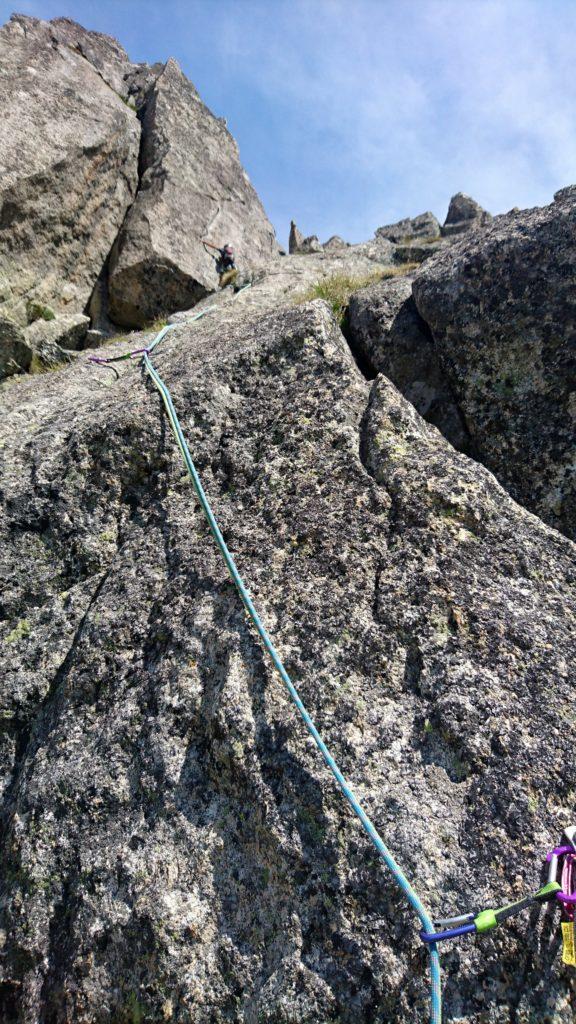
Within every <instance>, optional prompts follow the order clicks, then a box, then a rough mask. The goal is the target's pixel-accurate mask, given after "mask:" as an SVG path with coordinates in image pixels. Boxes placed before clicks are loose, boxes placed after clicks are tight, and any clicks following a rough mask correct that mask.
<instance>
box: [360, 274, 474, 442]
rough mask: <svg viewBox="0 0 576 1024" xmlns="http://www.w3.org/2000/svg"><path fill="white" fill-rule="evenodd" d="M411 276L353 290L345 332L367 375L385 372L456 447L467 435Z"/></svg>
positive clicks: (465, 439) (464, 440) (378, 282)
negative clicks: (422, 313)
mask: <svg viewBox="0 0 576 1024" xmlns="http://www.w3.org/2000/svg"><path fill="white" fill-rule="evenodd" d="M412 280H413V278H412V277H411V276H407V277H395V278H391V279H390V280H384V281H377V282H376V283H375V284H372V285H370V286H369V287H367V288H362V289H361V290H360V291H358V292H356V293H355V294H354V295H352V297H351V299H350V304H349V306H348V319H347V328H348V330H347V336H348V339H349V341H350V344H351V346H352V349H353V352H354V354H355V356H356V358H357V360H358V363H359V365H360V366H362V368H363V369H364V371H365V372H366V373H367V374H369V375H370V376H375V375H376V374H377V373H383V374H385V375H386V377H388V378H389V380H391V381H393V383H394V384H395V385H396V387H397V388H398V389H399V390H400V391H401V392H402V394H403V395H404V397H405V398H407V399H408V401H409V402H411V403H412V405H413V406H414V407H415V408H416V409H417V410H418V412H419V413H420V415H421V416H423V417H424V418H425V419H426V420H428V422H429V423H433V424H434V426H436V427H438V429H439V430H441V431H442V433H443V434H444V436H445V437H447V438H448V440H449V441H450V442H451V444H453V445H454V446H455V447H456V448H458V449H459V450H460V451H468V449H469V438H468V435H467V432H466V430H465V428H464V424H463V422H462V417H461V415H460V412H459V410H458V407H457V405H456V403H455V401H454V396H453V394H452V393H451V390H450V386H449V384H448V381H447V379H446V374H445V373H444V371H443V369H442V367H441V365H440V362H439V359H438V353H437V352H436V349H435V347H434V344H433V341H432V337H431V335H430V330H429V328H428V327H427V325H426V324H425V323H424V321H423V320H422V317H421V316H420V315H419V313H418V310H417V309H416V304H415V302H414V298H413V296H412Z"/></svg>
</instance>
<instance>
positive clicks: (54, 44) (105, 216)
mask: <svg viewBox="0 0 576 1024" xmlns="http://www.w3.org/2000/svg"><path fill="white" fill-rule="evenodd" d="M70 26H71V23H69V22H63V21H62V20H61V19H58V20H57V21H56V22H53V23H48V22H43V21H39V20H38V19H36V18H27V17H23V16H19V15H15V16H14V17H13V18H12V19H11V20H10V21H9V22H8V24H7V25H5V26H4V27H3V28H2V29H0V104H1V107H2V118H1V120H0V279H1V281H2V288H1V289H0V294H1V300H0V311H2V310H4V311H5V313H7V314H8V315H9V316H11V317H12V319H14V320H16V321H17V322H18V323H19V324H20V326H22V327H24V326H26V324H27V317H26V304H27V301H30V300H31V299H35V300H38V301H40V302H45V303H48V304H49V305H50V306H53V307H54V309H55V310H56V311H60V312H70V311H73V312H82V311H83V308H84V306H85V305H86V303H87V302H88V299H89V298H90V294H91V291H92V288H93V287H94V283H95V281H96V279H97V277H98V274H99V272H100V268H101V266H102V264H103V262H104V261H105V259H106V257H107V255H108V252H109V250H110V248H111V246H112V243H113V242H114V239H115V238H116V236H117V234H118V230H119V228H120V225H121V223H122V221H123V219H124V216H125V213H126V210H127V208H128V206H129V205H130V203H131V202H132V199H133V197H134V194H135V192H136V186H137V182H138V170H137V169H138V149H139V144H140V126H139V123H138V119H137V117H136V113H135V111H134V110H132V109H131V108H130V107H129V106H128V105H127V104H126V103H125V102H123V99H122V96H121V95H119V94H118V93H117V91H116V90H115V88H114V86H113V85H112V84H110V82H111V81H113V82H116V81H117V73H116V71H115V72H114V73H113V74H112V72H111V73H110V75H108V74H107V72H106V67H107V66H109V65H110V64H112V63H114V61H116V60H120V59H121V58H122V54H123V51H121V48H120V47H118V45H117V44H115V43H114V41H113V40H109V39H108V37H105V36H94V34H93V33H88V32H85V31H84V30H83V29H81V28H80V26H75V27H74V30H72V28H71V27H70ZM72 34H73V35H74V37H75V41H74V43H72V39H71V35H72ZM86 46H92V48H93V49H94V47H96V46H100V47H101V48H103V49H104V50H105V51H106V53H108V52H109V51H111V52H113V55H114V56H112V55H110V57H109V59H108V60H107V61H106V60H105V58H104V56H102V58H101V60H100V63H101V65H102V69H101V70H100V71H98V70H96V67H95V65H94V63H92V60H91V59H88V58H87V57H86V56H85V55H84V53H83V49H85V48H86ZM118 53H119V54H120V56H118ZM124 57H125V54H124ZM93 59H96V55H95V54H93ZM126 62H127V63H128V60H127V58H126ZM114 67H116V64H115V63H114Z"/></svg>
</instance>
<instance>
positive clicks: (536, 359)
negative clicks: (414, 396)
mask: <svg viewBox="0 0 576 1024" xmlns="http://www.w3.org/2000/svg"><path fill="white" fill-rule="evenodd" d="M575 275H576V186H575V187H572V188H568V189H564V190H562V191H561V192H559V193H558V194H557V195H556V198H555V201H554V202H553V203H552V204H551V205H550V206H545V207H543V208H537V209H533V210H525V211H523V212H522V213H514V212H513V213H511V214H507V215H505V216H502V217H497V218H496V219H495V220H494V221H493V222H492V223H491V224H490V225H488V226H487V227H485V229H484V230H483V231H482V232H479V233H476V232H475V233H473V234H472V235H470V236H467V237H464V238H463V239H462V240H461V241H459V242H457V243H456V244H455V245H453V246H452V247H451V248H450V249H449V250H447V252H446V253H444V254H440V255H437V256H436V257H435V259H434V260H432V261H430V262H429V263H425V264H424V266H423V267H422V270H421V271H420V272H419V273H418V275H417V276H416V280H415V281H414V296H415V299H416V305H417V307H418V311H419V313H420V315H421V316H422V317H423V318H424V320H425V321H426V322H427V323H428V325H429V326H430V328H431V330H432V333H433V336H434V343H435V346H436V349H437V351H438V355H439V358H440V360H441V363H442V365H443V367H444V370H445V372H446V375H447V378H448V380H449V382H450V386H451V388H452V390H453V392H454V394H455V397H456V400H457V402H458V405H459V407H460V410H461V412H462V415H463V417H464V420H465V422H466V426H467V428H468V430H469V432H470V436H471V438H472V440H473V443H474V447H475V452H476V455H477V457H478V458H480V459H481V460H482V461H483V462H484V463H485V464H486V465H487V466H488V467H489V468H490V469H491V470H492V471H493V472H494V473H495V474H496V476H497V477H498V479H499V480H500V481H501V482H502V483H503V484H504V486H505V487H506V488H507V489H508V490H509V491H510V493H511V494H512V495H513V496H514V497H515V498H516V500H517V501H519V502H521V503H522V504H523V505H525V506H526V507H527V508H529V509H531V511H533V512H535V513H536V514H537V515H539V516H541V518H542V519H544V521H545V522H547V523H549V524H550V525H551V526H554V527H556V528H557V529H559V530H562V531H564V532H566V533H567V534H568V535H569V536H574V535H575V534H576V493H575V491H576V486H575V478H574V437H575V424H576V403H575V397H574V396H575V393H576V291H575V288H574V278H575Z"/></svg>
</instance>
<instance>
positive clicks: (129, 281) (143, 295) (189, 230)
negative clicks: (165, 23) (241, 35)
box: [109, 59, 277, 327]
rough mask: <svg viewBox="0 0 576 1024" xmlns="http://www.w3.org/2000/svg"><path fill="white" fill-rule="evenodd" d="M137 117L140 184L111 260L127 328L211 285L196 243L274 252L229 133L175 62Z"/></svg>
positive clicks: (250, 254)
mask: <svg viewBox="0 0 576 1024" xmlns="http://www.w3.org/2000/svg"><path fill="white" fill-rule="evenodd" d="M140 116H141V117H142V124H143V140H144V141H143V148H142V152H141V156H140V164H141V179H140V188H139V191H138V195H137V197H136V201H135V202H134V204H133V206H132V207H131V209H130V212H129V214H128V216H127V217H126V220H125V222H124V224H123V225H122V230H121V231H120V234H119V236H118V239H117V243H116V245H115V247H114V251H113V253H112V256H111V261H110V277H109V299H110V316H111V318H112V320H113V321H114V322H115V323H117V324H120V325H122V326H126V327H137V326H143V325H145V324H146V323H147V322H150V321H152V320H154V319H155V318H157V317H158V316H160V315H161V314H164V313H166V312H172V311H174V310H179V309H187V308H188V307H189V306H191V305H193V303H194V302H196V301H198V300H199V299H200V298H202V297H203V296H204V295H206V294H207V293H208V292H209V291H211V290H213V289H214V288H215V286H216V284H217V278H216V274H215V271H214V263H213V261H212V259H211V258H210V256H209V255H208V254H207V253H206V251H205V249H204V247H203V245H202V239H207V241H209V242H212V243H216V244H218V245H223V244H225V243H226V242H230V243H231V244H232V246H233V248H234V249H235V251H236V254H237V257H238V259H239V261H240V262H242V261H244V262H245V261H250V260H269V259H272V257H275V256H276V255H277V243H276V240H275V236H274V230H273V228H272V226H271V224H270V222H269V221H268V219H267V217H266V214H265V213H264V210H263V208H262V205H261V203H260V200H259V199H258V196H257V195H256V192H255V191H254V189H253V187H252V185H251V184H250V181H249V179H248V176H247V174H246V172H245V171H244V170H243V168H242V165H241V163H240V159H239V155H238V148H237V146H236V143H235V141H234V139H233V138H232V136H231V135H230V133H229V131H228V130H227V128H226V127H225V124H224V123H223V121H222V120H221V119H219V118H216V117H214V116H213V114H211V113H210V111H209V110H208V108H207V107H206V106H204V104H203V103H202V101H201V99H200V97H199V95H198V93H197V92H196V89H195V88H194V86H193V85H192V83H191V82H189V81H188V79H187V78H186V77H185V75H184V74H183V73H182V71H181V70H180V68H179V66H178V64H177V63H176V61H175V60H172V59H170V60H169V61H168V62H167V64H166V65H165V67H164V68H163V69H162V71H161V72H160V74H158V75H157V76H156V77H155V78H154V80H153V82H152V85H151V87H150V89H149V90H148V92H147V94H146V100H145V103H144V104H143V106H142V108H141V110H140Z"/></svg>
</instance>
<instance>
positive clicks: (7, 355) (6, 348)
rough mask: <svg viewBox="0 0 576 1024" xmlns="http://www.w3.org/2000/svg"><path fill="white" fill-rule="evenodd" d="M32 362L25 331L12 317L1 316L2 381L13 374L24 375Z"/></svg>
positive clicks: (0, 363)
mask: <svg viewBox="0 0 576 1024" xmlns="http://www.w3.org/2000/svg"><path fill="white" fill-rule="evenodd" d="M31 361H32V350H31V348H30V346H29V345H27V344H26V338H25V337H24V331H23V330H22V328H21V327H19V326H18V324H16V323H14V321H13V320H11V319H10V317H7V316H2V315H1V314H0V380H3V379H4V378H5V377H11V376H12V374H13V373H24V372H25V371H26V370H27V369H28V367H29V366H30V363H31Z"/></svg>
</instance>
